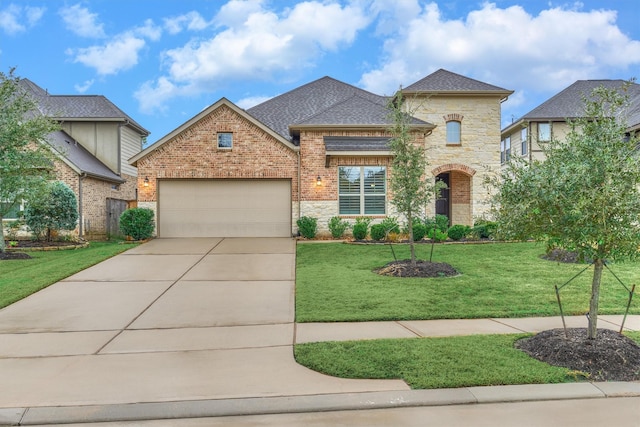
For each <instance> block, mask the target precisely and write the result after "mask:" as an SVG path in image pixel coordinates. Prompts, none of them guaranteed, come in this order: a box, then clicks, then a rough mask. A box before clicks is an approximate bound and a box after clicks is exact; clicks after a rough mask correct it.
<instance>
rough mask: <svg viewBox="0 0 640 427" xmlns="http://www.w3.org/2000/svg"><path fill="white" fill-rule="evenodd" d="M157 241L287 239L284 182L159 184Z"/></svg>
mask: <svg viewBox="0 0 640 427" xmlns="http://www.w3.org/2000/svg"><path fill="white" fill-rule="evenodd" d="M158 191H159V192H158V235H159V236H160V237H290V236H291V181H290V180H269V179H263V180H230V179H222V180H199V179H182V180H161V181H159V190H158Z"/></svg>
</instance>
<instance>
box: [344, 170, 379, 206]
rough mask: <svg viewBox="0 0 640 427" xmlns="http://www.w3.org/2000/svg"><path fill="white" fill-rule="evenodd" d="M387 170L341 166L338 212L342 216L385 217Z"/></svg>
mask: <svg viewBox="0 0 640 427" xmlns="http://www.w3.org/2000/svg"><path fill="white" fill-rule="evenodd" d="M386 175H387V169H386V167H384V166H340V167H339V168H338V199H339V200H338V212H339V214H340V215H384V214H385V213H386V212H385V211H386V208H385V206H386V195H387V185H386Z"/></svg>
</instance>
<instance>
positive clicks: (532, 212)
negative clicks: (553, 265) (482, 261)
mask: <svg viewBox="0 0 640 427" xmlns="http://www.w3.org/2000/svg"><path fill="white" fill-rule="evenodd" d="M627 88H628V85H625V86H624V87H623V88H622V90H615V89H607V88H604V87H599V88H597V89H594V90H593V92H592V93H591V94H590V96H587V97H585V98H584V114H583V118H580V119H576V120H573V121H570V122H569V124H570V132H569V134H568V135H567V137H566V141H564V142H560V141H557V140H552V141H551V142H549V143H548V145H546V146H544V147H543V150H544V154H545V156H546V160H544V161H541V162H540V161H534V162H533V163H531V164H525V163H518V162H517V161H516V162H513V163H511V164H510V165H508V167H507V168H506V169H505V170H504V171H503V173H502V176H501V179H502V183H501V184H500V190H499V193H498V195H497V198H496V202H497V204H498V206H499V207H498V220H499V224H500V228H501V231H502V232H503V233H505V236H507V237H511V238H521V239H526V238H535V239H537V240H545V241H546V242H547V244H548V246H549V247H552V246H559V247H561V248H563V249H566V250H572V251H576V252H577V253H578V254H579V256H581V257H583V258H585V259H592V260H593V263H594V271H593V278H592V285H591V300H590V305H589V327H588V334H587V336H588V338H589V339H595V337H596V331H597V318H598V317H597V316H598V300H599V295H600V280H601V276H602V270H603V267H604V263H605V260H620V259H629V258H634V257H637V256H638V248H639V247H640V221H639V220H640V193H639V190H638V188H639V186H640V157H639V153H638V150H637V147H638V141H637V139H636V138H634V137H633V136H629V135H628V134H626V132H625V130H626V127H627V122H626V119H625V117H624V112H625V111H626V109H627V104H628V97H627V96H626V94H625V93H624V92H625V91H626V89H627Z"/></svg>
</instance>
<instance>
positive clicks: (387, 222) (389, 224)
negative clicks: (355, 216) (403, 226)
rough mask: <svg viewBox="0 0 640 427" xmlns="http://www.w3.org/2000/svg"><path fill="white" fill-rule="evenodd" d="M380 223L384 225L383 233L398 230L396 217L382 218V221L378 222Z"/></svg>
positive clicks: (397, 231) (396, 231)
mask: <svg viewBox="0 0 640 427" xmlns="http://www.w3.org/2000/svg"><path fill="white" fill-rule="evenodd" d="M380 225H382V226H383V227H384V231H385V233H399V232H400V224H398V219H397V218H396V217H393V216H388V217H386V218H385V219H383V220H382V222H380ZM371 228H373V227H371Z"/></svg>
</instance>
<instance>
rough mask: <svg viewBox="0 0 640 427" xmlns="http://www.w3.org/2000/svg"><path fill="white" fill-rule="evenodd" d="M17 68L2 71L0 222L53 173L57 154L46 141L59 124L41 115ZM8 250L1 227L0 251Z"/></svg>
mask: <svg viewBox="0 0 640 427" xmlns="http://www.w3.org/2000/svg"><path fill="white" fill-rule="evenodd" d="M19 82H20V79H19V78H18V77H16V76H15V74H14V70H13V69H12V70H10V71H9V73H8V74H5V73H2V72H0V224H1V223H2V218H3V217H4V216H5V215H6V214H7V213H8V212H9V211H11V210H12V209H14V208H15V207H16V206H17V205H19V204H20V203H21V202H22V201H23V200H29V198H30V196H31V195H32V194H33V193H34V192H38V191H40V190H41V189H42V188H43V186H44V185H46V183H47V181H48V180H49V179H50V178H51V177H52V175H53V168H54V165H53V159H54V155H53V152H52V151H51V149H50V148H49V145H48V144H47V143H46V142H45V141H46V137H47V135H48V134H49V133H51V132H53V131H55V130H57V129H59V124H58V123H57V122H55V121H53V120H51V119H50V118H48V117H45V116H43V115H41V114H40V113H39V111H38V108H37V104H36V102H35V101H34V100H33V98H32V97H30V96H29V94H28V93H27V92H26V91H25V89H24V88H23V87H22V86H21V85H20V83H19ZM4 251H5V243H4V229H3V227H0V252H4Z"/></svg>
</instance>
